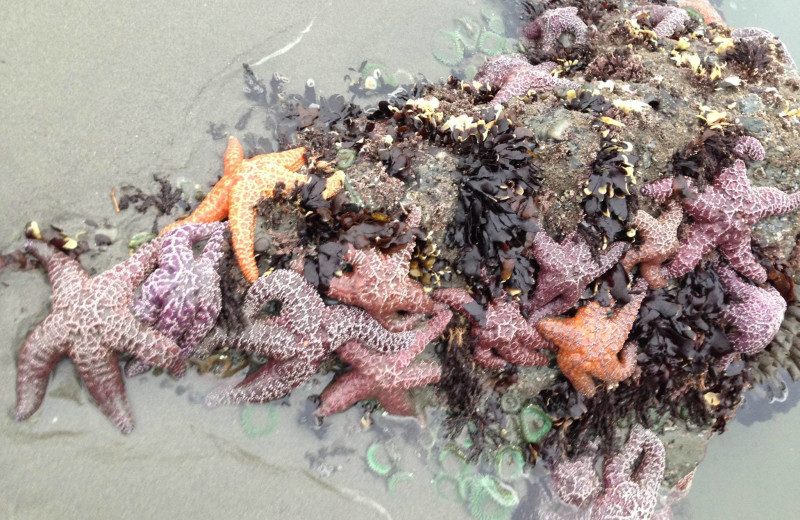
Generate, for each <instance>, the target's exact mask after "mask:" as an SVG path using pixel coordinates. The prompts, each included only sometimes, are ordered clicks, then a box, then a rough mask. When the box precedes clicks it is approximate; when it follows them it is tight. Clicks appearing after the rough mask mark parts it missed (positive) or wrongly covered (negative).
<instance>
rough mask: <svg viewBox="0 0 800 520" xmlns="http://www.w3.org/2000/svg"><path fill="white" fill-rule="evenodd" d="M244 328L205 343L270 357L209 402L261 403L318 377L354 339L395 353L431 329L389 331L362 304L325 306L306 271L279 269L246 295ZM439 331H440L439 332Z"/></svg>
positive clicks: (424, 338)
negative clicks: (275, 308)
mask: <svg viewBox="0 0 800 520" xmlns="http://www.w3.org/2000/svg"><path fill="white" fill-rule="evenodd" d="M274 300H277V301H279V302H280V303H281V310H280V314H279V315H278V316H266V317H260V316H259V313H260V311H261V308H262V307H263V306H264V304H265V303H267V302H269V301H274ZM242 312H243V314H244V316H245V319H246V320H247V321H248V322H249V324H248V327H247V328H246V329H245V330H244V332H242V333H240V334H238V333H223V332H218V331H215V333H214V335H213V336H212V337H210V338H209V339H208V340H207V342H205V343H206V344H219V345H224V346H227V347H229V348H232V349H236V350H242V351H245V352H248V353H251V354H255V355H258V356H263V357H267V358H269V361H268V362H267V364H266V365H264V366H263V367H262V368H261V369H260V370H259V371H258V372H256V373H255V374H252V375H250V376H248V377H247V378H245V379H244V381H242V382H241V383H239V384H238V385H236V386H233V387H228V388H221V389H219V390H216V391H214V392H212V393H211V394H209V395H208V396H207V397H206V404H207V405H209V406H218V405H221V404H231V403H260V402H265V401H271V400H274V399H278V398H280V397H283V396H284V395H286V394H288V393H289V392H290V391H291V390H292V389H293V388H295V387H297V386H299V385H300V384H302V383H304V382H305V381H307V380H308V379H309V378H310V377H311V376H313V375H314V374H315V373H316V372H317V369H318V368H319V365H320V363H322V361H324V360H325V359H327V358H328V357H329V356H330V354H331V352H333V351H334V350H336V349H337V348H339V347H341V346H342V345H344V344H345V343H347V342H349V341H356V342H358V343H359V344H361V345H363V346H364V347H366V348H367V349H369V350H371V351H373V352H378V353H381V354H396V353H398V352H400V351H404V350H408V349H412V348H415V347H417V346H419V343H420V342H424V343H423V347H424V345H426V344H427V343H428V339H427V338H428V337H429V336H428V334H429V333H430V329H429V328H425V329H422V330H419V331H406V332H396V333H390V332H388V331H387V330H386V329H385V328H383V327H382V326H381V325H380V324H379V323H378V322H377V321H375V319H374V318H372V317H371V316H370V315H369V313H367V312H366V311H365V310H363V309H359V308H356V307H350V306H347V305H336V306H331V307H328V306H326V305H325V304H324V303H323V301H322V298H321V297H320V295H319V294H318V293H317V291H316V289H314V287H313V286H312V285H311V284H309V283H308V282H307V281H306V280H305V278H303V276H302V275H300V274H298V273H296V272H294V271H289V270H277V271H275V272H273V273H272V274H270V275H269V276H263V277H261V278H259V279H258V280H257V281H256V282H255V283H254V284H253V285H252V286H251V287H250V290H249V291H248V293H247V297H246V298H245V302H244V306H243V309H242ZM437 334H438V332H437Z"/></svg>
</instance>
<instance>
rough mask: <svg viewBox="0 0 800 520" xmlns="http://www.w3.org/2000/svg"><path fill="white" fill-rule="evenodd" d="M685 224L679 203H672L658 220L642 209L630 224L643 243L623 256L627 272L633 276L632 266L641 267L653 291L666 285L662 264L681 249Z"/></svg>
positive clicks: (623, 264)
mask: <svg viewBox="0 0 800 520" xmlns="http://www.w3.org/2000/svg"><path fill="white" fill-rule="evenodd" d="M682 221H683V209H682V208H681V205H680V204H679V203H678V202H676V201H673V202H671V203H670V205H669V207H668V208H667V210H666V211H663V212H662V213H661V216H659V217H658V219H655V218H653V216H652V215H650V214H649V213H646V212H644V211H642V210H639V211H638V212H637V213H636V216H635V217H634V218H633V221H632V222H631V225H632V227H633V228H634V229H636V231H637V232H638V233H639V235H640V236H641V237H642V240H643V242H642V245H641V246H639V247H638V248H636V249H629V250H628V252H627V253H625V256H623V257H622V260H621V261H622V266H623V267H624V268H625V271H627V272H629V273H630V272H631V269H633V266H635V265H636V264H639V270H640V271H641V273H642V276H643V277H644V279H645V280H647V283H648V285H650V288H651V289H653V290H654V291H655V290H658V289H661V288H662V287H664V286H665V285H667V280H666V278H664V275H663V274H662V273H661V264H662V263H664V262H666V261H667V260H669V259H670V258H672V256H673V255H674V254H675V253H676V252H677V251H678V249H679V248H680V242H679V241H678V227H679V226H680V225H681V222H682Z"/></svg>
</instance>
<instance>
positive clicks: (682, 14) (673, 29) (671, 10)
mask: <svg viewBox="0 0 800 520" xmlns="http://www.w3.org/2000/svg"><path fill="white" fill-rule="evenodd" d="M631 12H632V13H633V14H635V15H638V14H641V13H646V14H647V15H648V16H649V17H650V20H652V22H653V23H654V24H655V28H654V29H653V31H654V32H655V33H656V36H658V37H659V38H670V37H672V36H673V35H675V33H679V32H681V31H683V30H684V29H685V28H686V24H687V23H689V22H690V21H691V18H689V14H688V13H687V12H686V10H684V9H681V8H680V7H674V6H671V5H645V6H640V7H637V8H635V9H633V10H632V11H631Z"/></svg>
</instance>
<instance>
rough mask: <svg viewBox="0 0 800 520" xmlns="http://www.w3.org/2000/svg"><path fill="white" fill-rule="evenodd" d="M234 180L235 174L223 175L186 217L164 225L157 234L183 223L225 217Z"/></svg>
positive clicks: (210, 220) (211, 220)
mask: <svg viewBox="0 0 800 520" xmlns="http://www.w3.org/2000/svg"><path fill="white" fill-rule="evenodd" d="M236 180H237V178H236V176H233V175H229V176H223V177H222V178H221V179H220V180H219V181H217V183H216V184H215V185H214V187H213V188H211V191H209V192H208V195H206V196H205V198H204V199H203V200H202V202H200V204H199V205H198V206H197V207H196V208H195V210H194V211H193V212H192V213H191V214H190V215H189V216H188V217H186V218H184V219H182V220H178V221H177V222H173V223H172V224H169V225H168V226H166V227H164V229H162V230H161V232H160V233H159V235H162V236H163V235H164V234H165V233H168V232H169V231H171V230H173V229H175V228H176V227H178V226H182V225H184V224H191V223H196V224H197V223H203V222H216V221H218V220H222V219H224V218H225V217H227V216H228V207H229V204H230V192H231V188H232V187H233V185H234V184H236Z"/></svg>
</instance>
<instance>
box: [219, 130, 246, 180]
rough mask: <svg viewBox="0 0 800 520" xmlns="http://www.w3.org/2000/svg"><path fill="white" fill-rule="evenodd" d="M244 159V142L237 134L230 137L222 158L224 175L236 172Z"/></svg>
mask: <svg viewBox="0 0 800 520" xmlns="http://www.w3.org/2000/svg"><path fill="white" fill-rule="evenodd" d="M242 161H244V148H242V143H240V142H239V140H238V139H237V138H236V137H235V136H229V137H228V147H227V148H226V149H225V155H224V156H223V158H222V176H223V177H226V176H230V175H233V174H234V173H236V169H237V168H238V167H239V166H240V165H241V164H242Z"/></svg>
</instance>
